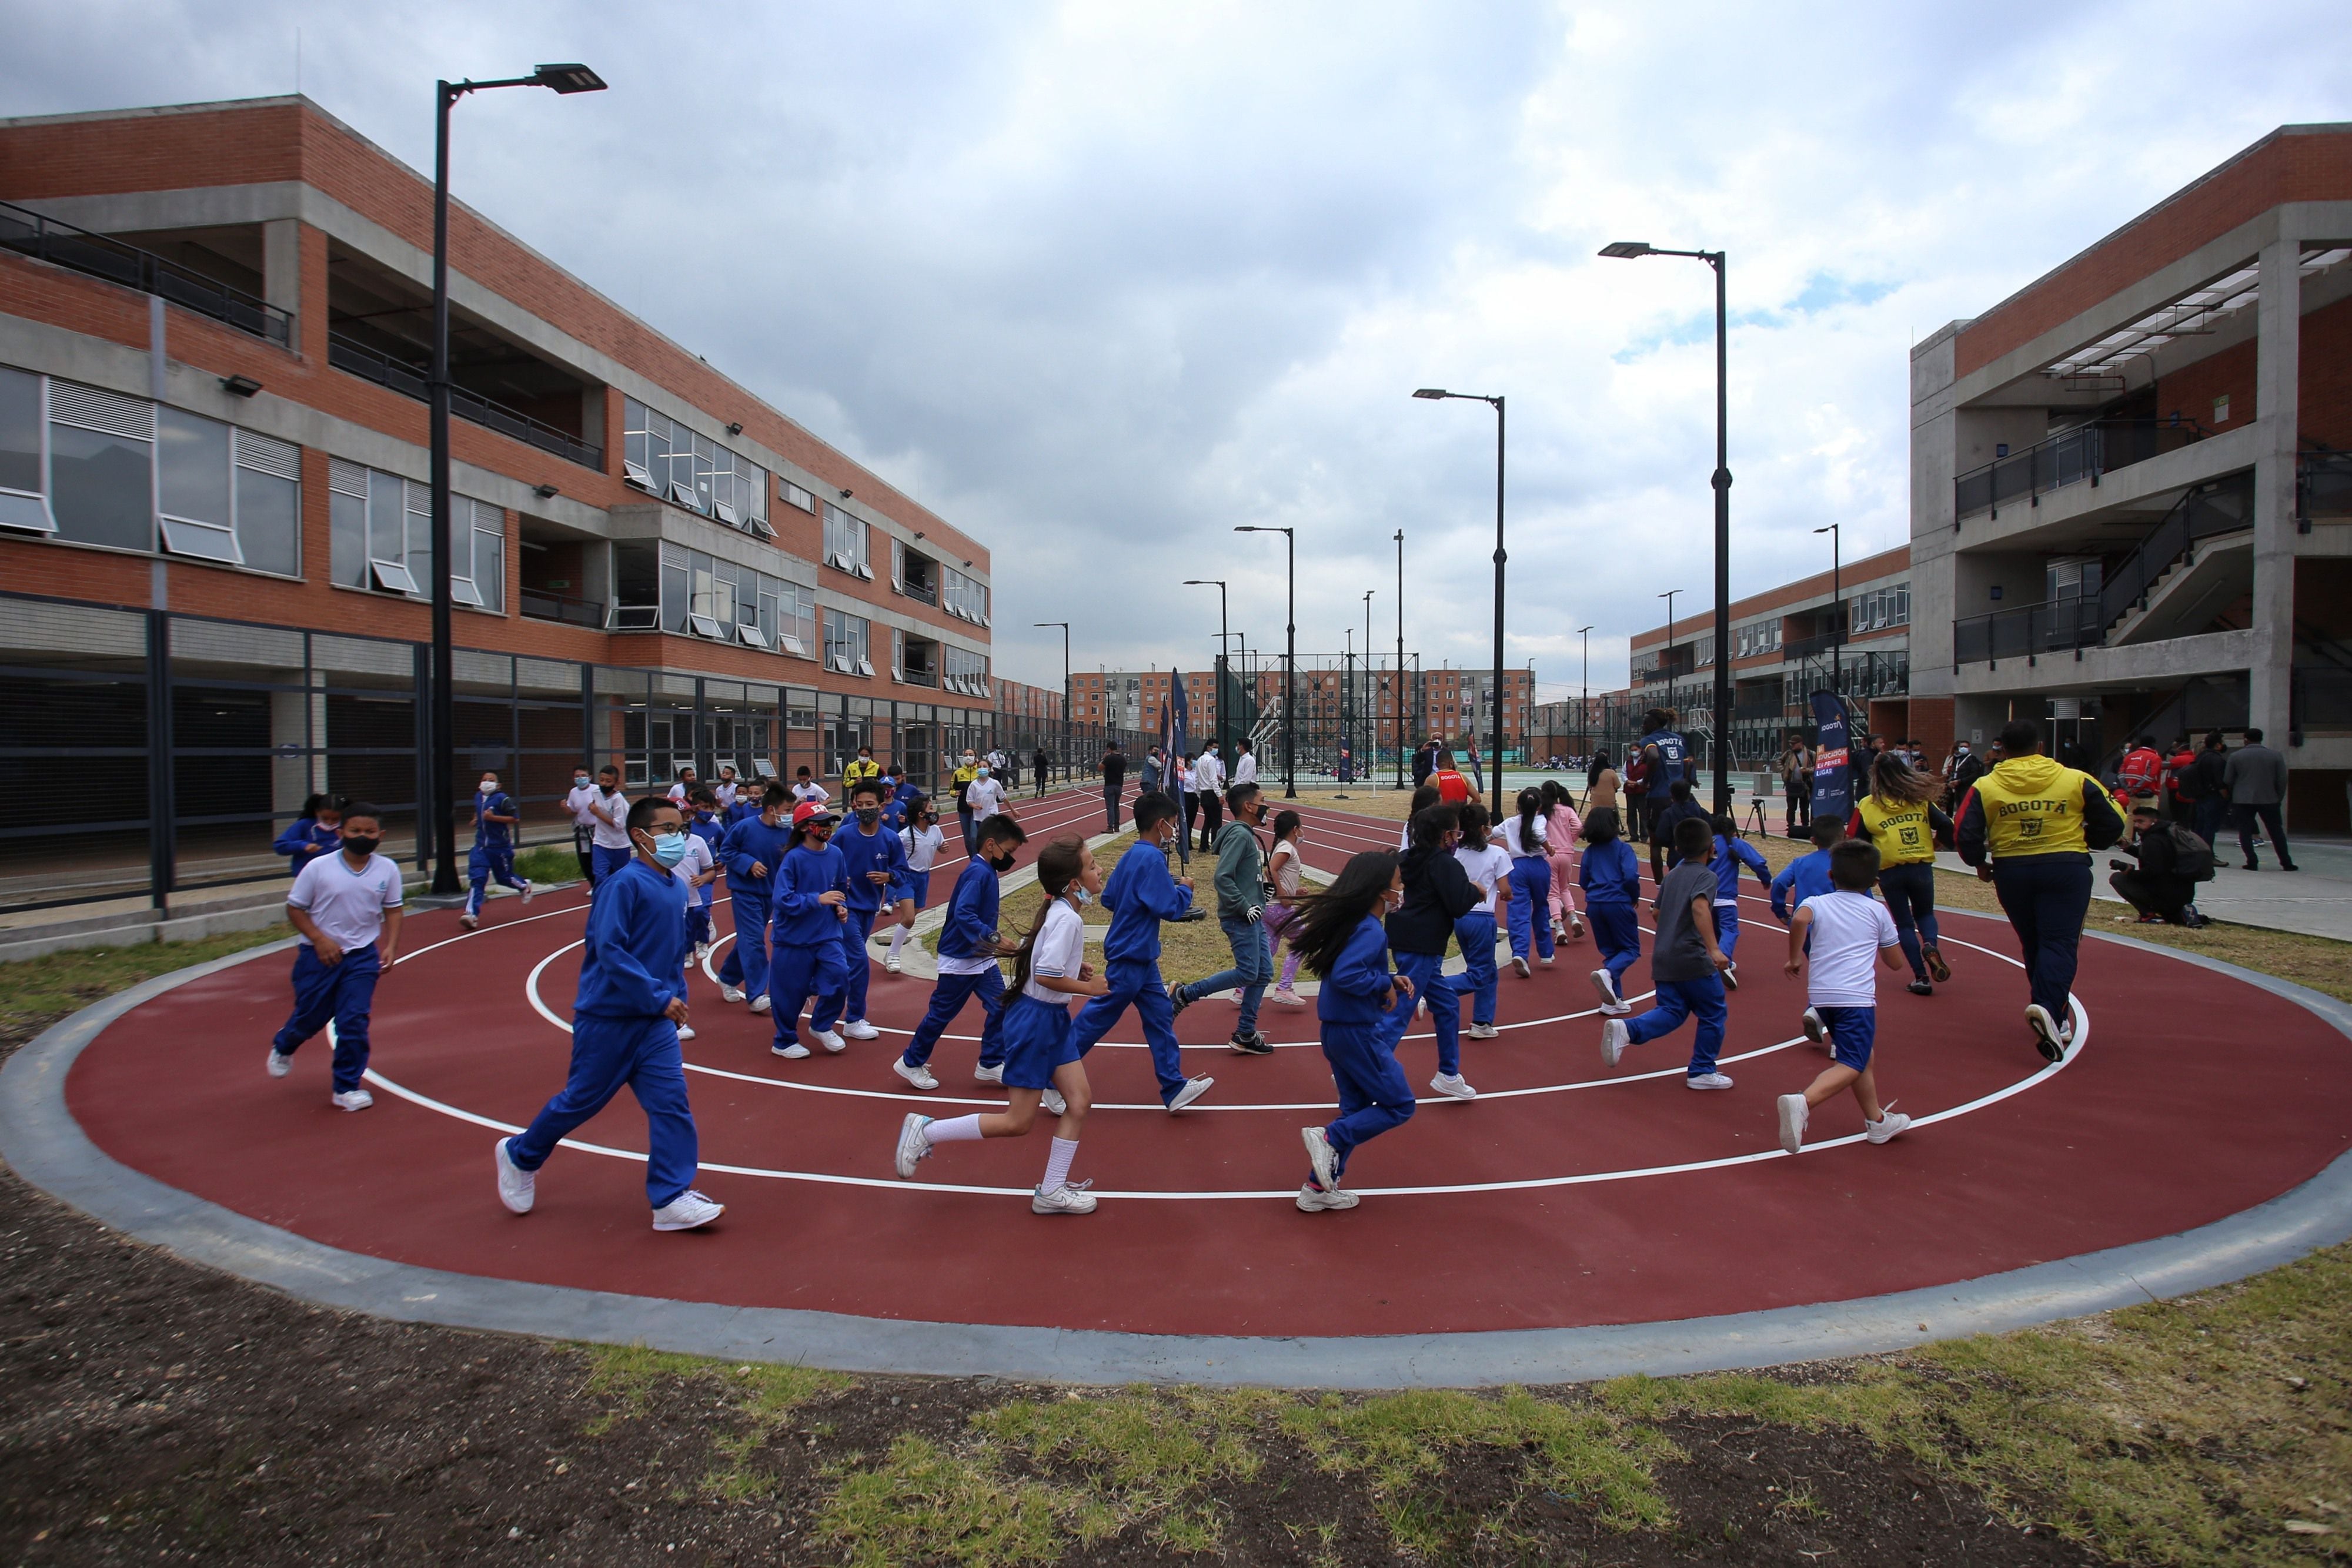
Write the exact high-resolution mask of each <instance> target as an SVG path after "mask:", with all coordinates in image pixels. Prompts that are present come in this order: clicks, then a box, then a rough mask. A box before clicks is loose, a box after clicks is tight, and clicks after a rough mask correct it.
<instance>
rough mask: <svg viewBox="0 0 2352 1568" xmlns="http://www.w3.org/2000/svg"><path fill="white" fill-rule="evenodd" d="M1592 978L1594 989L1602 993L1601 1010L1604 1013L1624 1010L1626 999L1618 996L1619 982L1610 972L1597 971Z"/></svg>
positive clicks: (1594, 971) (1593, 972)
mask: <svg viewBox="0 0 2352 1568" xmlns="http://www.w3.org/2000/svg"><path fill="white" fill-rule="evenodd" d="M1591 978H1592V988H1593V989H1594V990H1596V991H1598V992H1600V993H1601V1011H1602V1012H1604V1013H1605V1012H1608V1011H1609V1010H1610V1009H1612V1008H1622V1007H1623V1006H1624V1005H1625V998H1622V997H1621V996H1619V995H1618V994H1617V982H1616V981H1615V980H1614V979H1613V978H1612V977H1610V974H1609V971H1608V970H1606V969H1595V970H1593V971H1592V977H1591Z"/></svg>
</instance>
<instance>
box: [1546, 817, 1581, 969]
mask: <svg viewBox="0 0 2352 1568" xmlns="http://www.w3.org/2000/svg"><path fill="white" fill-rule="evenodd" d="M1542 789H1543V798H1544V830H1545V831H1544V856H1545V858H1546V859H1547V860H1549V862H1551V924H1552V928H1553V929H1554V930H1555V931H1558V930H1562V929H1564V930H1566V931H1567V933H1568V939H1569V940H1570V941H1571V942H1580V941H1582V940H1583V939H1584V916H1583V915H1580V914H1578V913H1577V910H1576V841H1577V840H1578V839H1579V838H1580V837H1581V836H1582V835H1583V832H1584V819H1583V818H1582V817H1580V816H1579V815H1577V811H1576V802H1575V801H1574V800H1571V799H1570V796H1569V793H1568V786H1567V785H1565V784H1562V783H1561V782H1560V781H1559V779H1545V780H1544V781H1543V785H1542Z"/></svg>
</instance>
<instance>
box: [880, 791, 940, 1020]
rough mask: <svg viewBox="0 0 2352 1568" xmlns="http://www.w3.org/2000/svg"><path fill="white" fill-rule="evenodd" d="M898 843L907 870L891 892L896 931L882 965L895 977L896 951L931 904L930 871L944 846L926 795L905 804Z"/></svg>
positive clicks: (935, 812) (937, 818)
mask: <svg viewBox="0 0 2352 1568" xmlns="http://www.w3.org/2000/svg"><path fill="white" fill-rule="evenodd" d="M898 841H899V842H900V843H901V844H903V845H905V846H906V850H907V869H906V870H905V871H903V872H901V873H899V875H898V885H897V886H895V887H893V888H892V889H891V890H890V897H891V899H892V901H893V902H894V903H895V904H897V905H898V929H897V930H895V931H893V932H891V933H890V956H888V957H887V958H885V959H884V960H883V961H882V967H884V968H885V969H887V970H889V971H890V973H892V974H894V975H895V974H897V973H898V949H899V948H901V947H904V946H906V945H907V938H908V936H909V935H910V934H911V933H912V932H913V931H914V929H915V916H916V915H919V914H921V913H922V911H923V905H924V904H927V903H929V901H930V896H931V867H932V866H933V865H934V864H936V863H937V862H938V861H939V858H940V845H942V844H944V843H945V842H947V833H946V831H945V830H943V829H942V828H940V814H939V813H938V812H937V811H935V810H932V809H931V798H930V797H929V795H918V796H916V797H915V798H914V799H913V800H909V801H908V802H907V825H906V826H905V827H904V828H902V829H900V830H899V831H898Z"/></svg>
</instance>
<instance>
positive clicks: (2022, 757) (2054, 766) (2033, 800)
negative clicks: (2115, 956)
mask: <svg viewBox="0 0 2352 1568" xmlns="http://www.w3.org/2000/svg"><path fill="white" fill-rule="evenodd" d="M2000 750H2001V759H2000V762H1998V763H1996V764H1995V765H1994V766H1993V767H1992V768H1991V769H1990V770H1989V771H1988V772H1987V773H1986V774H1985V776H1984V777H1983V778H1981V779H1978V780H1977V784H1976V788H1975V789H1971V790H1969V794H1968V798H1967V799H1966V800H1962V801H1961V802H1960V810H1959V812H1958V831H1957V832H1956V833H1955V835H1954V836H1955V838H1956V839H1957V840H1958V849H1959V852H1960V859H1961V860H1963V861H1965V862H1968V863H1969V865H1972V866H1974V867H1976V868H1977V875H1979V877H1982V878H1983V879H1984V880H1985V881H1987V882H1990V883H1992V884H1993V892H1994V894H1996V895H1997V896H1998V897H1999V898H2000V907H2001V910H2002V912H2003V913H2004V914H2006V915H2008V916H2009V923H2010V925H2011V927H2013V928H2014V929H2015V930H2016V932H2017V940H2018V944H2019V946H2021V948H2023V950H2024V957H2025V977H2026V982H2027V985H2028V986H2029V987H2030V988H2031V989H2032V1000H2031V1001H2030V1002H2028V1003H2027V1004H2026V1009H2025V1022H2026V1026H2027V1027H2028V1028H2029V1029H2031V1030H2032V1031H2033V1037H2034V1047H2035V1049H2036V1050H2038V1051H2041V1052H2042V1057H2043V1058H2044V1059H2045V1060H2047V1061H2063V1059H2064V1057H2065V1054H2066V1047H2067V1045H2068V1044H2069V1043H2070V1042H2071V1041H2072V1040H2073V1039H2074V1016H2073V1013H2072V1011H2071V1009H2069V1008H2068V1007H2067V1003H2066V998H2067V996H2068V994H2069V993H2070V992H2071V991H2072V990H2073V989H2074V968H2075V962H2076V950H2077V949H2078V948H2079V947H2080V946H2081V945H2082V941H2083V920H2084V916H2085V915H2088V914H2089V913H2090V908H2091V852H2092V851H2094V850H2104V849H2106V848H2109V847H2110V846H2112V845H2114V844H2115V843H2116V842H2118V841H2120V840H2121V839H2122V838H2123V836H2124V831H2125V822H2124V816H2123V813H2122V812H2121V811H2119V810H2116V803H2115V801H2114V800H2113V799H2112V798H2111V797H2110V796H2109V795H2108V794H2107V791H2106V789H2105V787H2103V786H2102V785H2101V784H2100V783H2099V781H2098V780H2097V779H2094V778H2092V777H2091V776H2090V775H2089V774H2087V773H2084V772H2083V771H2082V770H2081V769H2080V768H2068V767H2065V766H2063V765H2062V764H2061V763H2059V762H2058V761H2056V760H2055V759H2054V758H2048V757H2044V756H2042V728H2041V726H2039V725H2037V724H2035V723H2033V722H2032V720H2030V719H2020V720H2018V721H2016V722H2014V723H2011V724H2010V725H2008V726H2006V727H2004V728H2003V729H2002V730H2001V732H2000Z"/></svg>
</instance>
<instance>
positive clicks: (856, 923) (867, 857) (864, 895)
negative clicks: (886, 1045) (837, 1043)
mask: <svg viewBox="0 0 2352 1568" xmlns="http://www.w3.org/2000/svg"><path fill="white" fill-rule="evenodd" d="M831 847H832V849H833V852H834V853H835V854H837V855H839V856H840V857H841V860H842V864H843V866H844V867H845V868H846V871H847V874H848V877H849V890H848V891H849V903H848V904H847V906H846V907H847V908H848V910H849V918H848V919H847V920H845V921H843V922H842V924H841V933H840V935H841V965H842V969H843V972H844V973H845V975H846V976H847V977H848V981H849V989H848V992H847V996H846V998H845V1001H844V1002H843V1005H842V1013H841V1016H842V1017H844V1018H846V1019H862V1018H864V1017H865V1016H866V981H867V980H869V979H870V978H872V977H873V968H874V966H873V965H872V964H871V963H870V962H868V961H867V959H866V938H867V937H869V936H873V935H874V919H875V916H876V915H879V914H880V913H881V911H882V903H883V900H884V899H885V898H887V897H888V896H889V886H888V884H887V883H884V884H881V885H878V886H877V884H875V883H870V882H868V881H866V873H868V872H876V871H878V872H883V873H887V875H888V876H889V877H890V878H891V880H892V881H894V882H895V881H896V880H898V877H899V876H900V875H902V874H904V873H905V872H906V869H907V845H906V841H904V840H903V839H901V838H899V837H898V834H897V833H895V832H893V831H890V830H889V829H888V828H887V827H885V826H883V825H882V824H881V823H879V822H877V823H875V824H874V833H873V836H872V837H871V838H869V837H867V836H866V830H865V828H864V827H863V826H862V825H861V824H859V823H858V821H856V819H855V818H852V819H851V821H850V823H849V825H848V826H847V827H845V828H843V829H842V830H841V831H838V832H836V833H835V834H834V835H833V844H832V846H831Z"/></svg>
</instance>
